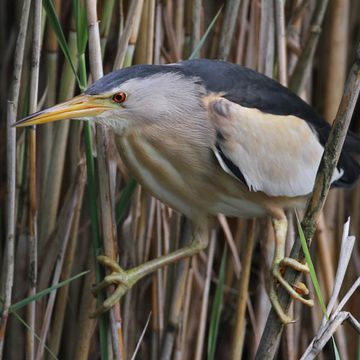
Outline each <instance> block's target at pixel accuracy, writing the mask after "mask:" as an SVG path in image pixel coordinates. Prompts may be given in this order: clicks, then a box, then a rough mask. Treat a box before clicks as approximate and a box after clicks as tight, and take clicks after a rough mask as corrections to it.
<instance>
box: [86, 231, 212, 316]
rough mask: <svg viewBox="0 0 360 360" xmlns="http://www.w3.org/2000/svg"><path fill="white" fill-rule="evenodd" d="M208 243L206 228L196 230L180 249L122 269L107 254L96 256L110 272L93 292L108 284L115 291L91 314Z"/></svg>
mask: <svg viewBox="0 0 360 360" xmlns="http://www.w3.org/2000/svg"><path fill="white" fill-rule="evenodd" d="M207 244H208V238H207V230H204V231H201V232H199V231H196V232H195V233H194V240H193V241H192V243H191V244H190V245H188V246H186V247H184V248H182V249H179V250H176V251H174V252H172V253H170V254H167V255H164V256H161V257H158V258H156V259H153V260H150V261H148V262H146V263H144V264H141V265H139V266H136V267H134V268H132V269H129V270H123V269H122V268H121V267H120V266H119V264H118V263H117V262H116V261H114V260H112V259H110V258H108V257H107V256H103V255H100V256H98V258H97V259H98V261H99V262H100V263H101V264H102V265H104V266H105V267H107V268H109V269H110V270H111V274H110V275H107V276H106V277H105V278H104V280H103V281H102V282H101V283H99V284H98V285H96V286H95V287H94V289H93V292H94V293H95V294H96V293H97V292H99V291H100V290H101V289H103V288H105V287H108V286H110V285H115V286H116V288H115V291H114V292H113V294H111V295H110V296H109V297H108V298H107V299H106V300H105V301H104V302H103V303H102V304H101V305H100V306H99V307H98V308H97V309H96V311H95V313H94V314H93V316H97V315H99V314H101V313H103V312H105V311H107V310H109V309H111V308H112V307H113V306H114V305H115V304H116V303H117V302H118V301H119V300H120V299H121V297H122V296H123V295H124V294H125V293H126V291H128V290H129V289H130V288H131V287H132V286H133V285H134V284H136V283H137V282H138V281H139V280H140V279H142V278H143V277H144V276H146V275H149V274H151V273H153V272H154V271H156V270H158V269H159V268H161V267H164V266H166V265H169V264H172V263H174V262H176V261H178V260H181V259H184V258H186V257H189V256H192V255H195V254H196V253H198V252H200V251H201V250H203V249H205V248H206V247H207Z"/></svg>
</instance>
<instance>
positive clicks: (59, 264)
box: [36, 167, 85, 360]
mask: <svg viewBox="0 0 360 360" xmlns="http://www.w3.org/2000/svg"><path fill="white" fill-rule="evenodd" d="M79 170H80V171H79V175H78V177H77V179H75V181H74V183H73V185H72V186H71V187H70V188H69V190H68V192H67V195H66V197H65V200H64V205H63V209H62V211H61V213H60V216H59V226H58V231H57V234H56V237H58V238H60V239H61V240H60V241H59V240H58V242H59V243H61V247H60V249H59V253H58V254H57V257H56V265H55V269H54V273H53V277H52V284H51V285H52V286H53V285H56V284H57V283H59V281H60V276H61V272H62V268H63V263H64V257H65V253H66V250H67V246H68V242H69V239H70V236H71V229H72V225H73V222H74V216H75V209H76V206H77V204H78V202H79V200H80V199H81V197H82V193H83V190H84V186H85V171H84V167H82V168H80V169H79ZM56 295H57V291H53V292H52V293H51V294H50V296H49V300H48V303H47V306H46V311H45V315H44V319H43V321H42V325H41V333H40V343H39V346H38V349H37V353H36V360H41V359H42V358H43V356H44V346H45V341H46V339H47V336H48V332H49V329H50V321H51V318H52V316H53V309H54V303H55V299H56Z"/></svg>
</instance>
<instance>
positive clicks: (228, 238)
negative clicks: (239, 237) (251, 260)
mask: <svg viewBox="0 0 360 360" xmlns="http://www.w3.org/2000/svg"><path fill="white" fill-rule="evenodd" d="M217 219H218V221H219V223H220V226H221V228H222V230H223V232H224V234H225V239H226V241H227V244H228V246H229V248H230V252H231V255H232V262H233V265H234V271H235V275H236V277H237V278H239V277H240V271H241V262H240V258H239V255H238V253H237V248H236V245H235V241H234V237H233V236H232V233H231V230H230V226H229V224H228V221H227V220H226V217H225V216H224V215H223V214H219V215H218V216H217Z"/></svg>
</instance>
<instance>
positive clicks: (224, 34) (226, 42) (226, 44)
mask: <svg viewBox="0 0 360 360" xmlns="http://www.w3.org/2000/svg"><path fill="white" fill-rule="evenodd" d="M240 2H241V1H240V0H230V1H227V2H226V6H225V14H224V17H223V22H222V29H221V32H220V41H219V54H218V55H219V59H223V60H227V59H228V57H229V55H230V51H231V45H232V43H233V41H232V40H233V36H234V33H235V26H236V20H237V18H238V13H239V7H240Z"/></svg>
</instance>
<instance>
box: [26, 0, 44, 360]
mask: <svg viewBox="0 0 360 360" xmlns="http://www.w3.org/2000/svg"><path fill="white" fill-rule="evenodd" d="M41 13H42V2H41V0H36V1H35V3H34V22H33V28H34V29H33V42H32V46H33V48H32V56H31V74H30V99H29V111H30V113H33V112H36V110H37V99H38V87H39V67H40V47H41ZM28 137H29V174H30V176H29V214H28V223H29V280H30V284H29V285H30V286H29V292H28V295H29V296H32V295H34V294H35V293H36V287H37V268H38V256H37V251H38V249H37V247H38V238H37V236H38V235H37V213H38V208H37V196H36V193H37V191H36V187H37V183H36V173H37V169H36V132H35V128H34V127H32V128H30V129H29V130H28ZM35 316H36V302H35V301H33V302H31V303H30V304H29V305H28V308H27V318H28V324H29V326H30V328H32V329H35ZM26 344H27V350H26V355H27V359H29V360H32V359H34V355H35V337H34V333H33V332H30V331H28V333H27V342H26Z"/></svg>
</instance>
